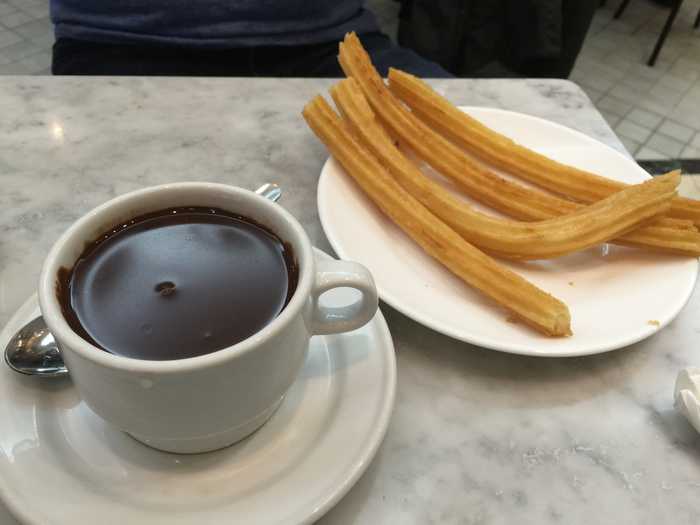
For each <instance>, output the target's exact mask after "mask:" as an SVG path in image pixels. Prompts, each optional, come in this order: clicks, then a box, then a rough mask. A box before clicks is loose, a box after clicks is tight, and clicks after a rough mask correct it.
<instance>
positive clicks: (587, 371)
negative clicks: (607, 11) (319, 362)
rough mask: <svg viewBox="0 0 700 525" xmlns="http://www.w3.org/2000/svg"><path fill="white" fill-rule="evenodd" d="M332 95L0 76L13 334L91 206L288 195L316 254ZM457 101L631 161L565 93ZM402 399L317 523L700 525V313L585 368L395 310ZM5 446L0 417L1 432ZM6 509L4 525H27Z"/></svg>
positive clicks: (448, 86)
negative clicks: (47, 263) (679, 398)
mask: <svg viewBox="0 0 700 525" xmlns="http://www.w3.org/2000/svg"><path fill="white" fill-rule="evenodd" d="M329 84H330V82H328V81H323V80H313V79H310V80H279V79H267V80H252V79H175V78H169V79H168V78H161V79H150V78H130V79H127V78H50V77H1V78H0V323H4V322H5V321H6V320H7V319H8V318H9V316H10V315H11V314H12V313H13V312H14V310H15V309H16V308H17V307H18V306H19V305H20V304H21V303H22V302H23V301H24V300H25V299H26V298H27V297H28V296H29V295H30V294H31V293H32V292H33V291H34V288H35V285H36V282H37V277H38V273H39V268H40V264H41V261H42V259H43V257H44V255H45V254H46V252H47V250H48V249H49V247H50V245H51V244H52V242H53V241H54V240H55V239H56V238H57V236H58V235H59V233H60V232H61V231H62V230H64V229H65V228H66V227H67V226H68V224H69V223H71V222H72V221H73V220H74V219H76V218H77V217H78V216H80V215H81V214H83V213H84V212H86V211H87V210H89V209H90V208H92V207H94V206H96V205H97V204H99V203H101V202H103V201H105V200H107V199H109V198H111V197H114V196H115V195H119V194H121V193H124V192H127V191H130V190H134V189H136V188H140V187H143V186H147V185H153V184H158V183H163V182H170V181H183V180H200V181H217V182H226V183H230V184H236V185H240V186H244V187H248V188H255V187H257V185H259V183H261V182H264V181H276V182H279V183H281V184H282V186H283V187H284V191H285V195H284V201H283V202H284V206H286V207H287V208H288V209H289V210H290V211H291V212H292V213H293V214H295V215H296V216H297V217H298V218H299V219H300V220H301V222H302V223H303V225H304V226H305V228H306V229H307V231H308V233H309V234H310V236H311V237H312V239H313V240H314V241H315V243H316V244H317V245H318V246H319V247H321V248H323V249H325V250H330V247H329V245H328V243H327V241H326V239H325V237H324V235H323V231H322V230H321V226H320V224H319V221H318V216H317V211H316V204H315V194H316V180H317V177H318V174H319V171H320V169H321V166H322V165H323V163H324V161H325V159H326V156H327V154H326V151H325V148H324V147H323V146H322V145H321V144H320V143H319V142H318V141H317V140H316V139H315V137H314V136H313V135H312V134H311V133H310V132H309V131H308V130H307V129H306V126H305V124H304V122H303V121H302V119H301V117H300V115H299V112H300V110H301V108H302V106H303V104H304V102H305V101H306V100H308V99H309V98H310V97H311V96H312V95H314V94H315V93H318V92H320V91H323V90H325V88H326V87H327V86H328V85H329ZM435 86H436V87H437V88H438V89H439V90H440V91H441V92H442V93H445V94H447V96H448V97H449V98H450V99H451V100H453V101H454V102H456V103H459V104H465V105H485V106H496V107H503V108H508V109H513V110H516V111H521V112H524V113H530V114H533V115H537V116H540V117H544V118H547V119H550V120H553V121H555V122H560V123H562V124H565V125H567V126H570V127H573V128H576V129H578V130H580V131H582V132H584V133H587V134H588V135H591V136H593V137H595V138H596V139H598V140H601V141H603V142H605V143H607V144H610V145H612V146H613V147H615V148H617V149H619V150H621V151H624V149H623V146H622V145H621V144H620V142H619V141H618V140H617V138H616V137H615V135H614V134H613V132H612V131H611V130H610V128H609V127H608V126H607V124H606V123H605V121H604V120H603V119H602V117H601V116H600V114H598V112H597V111H596V110H595V109H594V107H593V105H592V104H591V102H590V100H589V99H588V98H587V97H586V96H585V94H584V93H583V92H582V91H581V90H580V89H579V88H578V87H577V86H576V85H575V84H572V83H570V82H568V81H560V80H444V81H438V82H435ZM381 308H382V311H383V312H384V315H385V316H386V318H387V321H388V323H389V326H390V329H391V331H392V334H393V337H394V341H395V344H396V355H397V360H398V392H397V402H396V409H395V412H394V415H393V419H392V421H391V425H390V427H389V430H388V433H387V436H386V440H385V442H384V444H383V445H382V447H381V449H380V451H379V453H378V455H377V457H376V459H375V460H374V462H373V463H372V464H371V466H370V467H369V469H368V471H367V472H366V474H365V475H364V476H363V477H362V479H361V480H360V482H359V483H358V484H357V485H356V486H355V488H354V489H352V491H351V492H350V493H349V494H348V495H347V496H346V497H345V498H344V499H343V500H342V501H341V502H340V503H339V504H338V506H337V507H336V508H334V509H333V510H332V511H330V512H329V513H328V514H327V515H326V516H325V517H324V518H323V519H322V520H321V522H322V523H323V524H328V525H330V524H333V525H335V524H349V523H358V524H359V523H392V524H393V523H401V524H404V523H407V524H412V523H415V524H429V523H438V524H442V525H451V524H508V523H521V524H525V523H528V524H529V523H533V524H535V523H536V524H543V523H567V524H590V523H601V524H602V523H615V524H627V523H629V524H635V525H641V524H647V523H648V524H657V523H674V524H682V523H683V524H684V523H688V524H695V523H698V522H700V498H699V497H698V496H699V495H700V438H698V436H697V434H696V433H695V432H694V431H693V430H692V429H691V427H690V426H689V425H688V424H687V423H686V422H685V421H684V420H683V419H682V418H681V417H680V416H679V415H678V414H676V412H675V411H674V410H673V406H672V390H673V384H674V379H675V376H676V373H677V372H678V370H679V369H681V368H682V367H685V366H688V365H697V364H700V348H699V346H700V345H698V342H699V336H698V333H700V316H699V315H698V314H699V313H700V299H699V296H698V294H696V295H695V296H694V297H693V298H692V299H691V301H690V304H689V305H688V306H687V307H686V309H685V310H684V311H683V312H682V313H681V315H680V316H679V317H678V319H677V320H676V321H675V322H674V323H672V324H671V325H670V326H669V327H668V328H667V329H665V330H663V331H661V332H660V333H658V334H657V335H655V336H654V337H652V338H651V339H649V340H647V341H645V342H642V343H639V344H636V345H634V346H633V347H630V348H628V349H625V350H622V351H618V352H613V353H609V354H604V355H598V356H594V357H588V358H576V359H542V358H529V357H520V356H514V355H507V354H501V353H498V352H494V351H489V350H485V349H481V348H477V347H473V346H470V345H468V344H465V343H461V342H457V341H454V340H452V339H449V338H447V337H444V336H442V335H440V334H438V333H435V332H433V331H431V330H429V329H427V328H424V327H422V326H420V325H418V324H417V323H415V322H413V321H411V320H410V319H408V318H406V317H404V316H403V315H401V314H399V313H398V312H396V311H395V310H393V309H391V308H390V307H388V306H386V305H382V307H381ZM0 432H2V421H0ZM14 523H15V521H14V520H13V519H12V518H11V517H10V515H9V513H8V512H7V510H5V508H4V507H1V506H0V524H2V525H9V524H14Z"/></svg>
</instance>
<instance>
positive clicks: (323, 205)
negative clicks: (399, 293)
mask: <svg viewBox="0 0 700 525" xmlns="http://www.w3.org/2000/svg"><path fill="white" fill-rule="evenodd" d="M458 108H459V109H460V110H462V111H464V112H465V113H470V114H471V112H472V111H473V112H474V113H475V114H476V113H480V112H481V113H501V114H505V115H511V116H515V117H517V118H524V119H526V120H527V119H532V120H535V121H539V122H541V123H544V124H546V125H549V126H553V127H555V128H559V129H562V130H565V131H566V132H567V133H571V134H574V135H576V136H577V137H579V138H582V139H584V140H585V141H587V142H589V143H595V144H596V145H598V146H603V147H605V148H606V149H608V150H609V151H610V152H612V153H614V154H615V155H617V156H618V157H620V158H621V159H624V161H625V162H626V163H628V164H629V163H631V165H633V166H634V167H635V168H636V170H637V172H638V173H639V175H640V176H641V179H640V180H646V179H651V178H652V176H651V175H649V174H648V173H647V172H646V171H644V170H643V169H642V168H641V167H640V166H639V165H638V164H637V163H636V162H634V160H633V159H632V158H630V157H629V156H627V155H624V154H623V153H621V152H619V151H617V150H616V149H615V148H613V147H611V146H609V145H607V144H605V143H603V142H601V141H599V140H597V139H595V138H593V137H591V136H589V135H586V134H584V133H582V132H581V131H578V130H576V129H573V128H570V127H567V126H564V125H563V124H559V123H558V122H552V121H551V120H547V119H545V118H542V117H537V116H534V115H529V114H527V113H520V112H518V111H511V110H507V109H502V108H491V107H485V106H458ZM331 163H336V164H338V166H339V167H340V168H341V169H342V166H340V165H339V163H338V162H337V160H335V158H334V157H333V156H329V157H328V158H327V159H326V161H325V162H324V164H323V166H322V168H321V173H320V175H319V180H318V184H317V186H316V206H317V209H318V215H319V220H320V222H321V226H322V228H323V231H324V233H325V235H326V238H327V239H328V242H329V244H330V245H331V247H332V248H333V250H334V251H335V252H336V254H337V255H338V257H340V258H341V259H352V256H351V255H349V254H348V253H347V252H346V250H345V249H344V248H343V246H341V245H340V243H339V242H338V240H337V239H336V238H335V237H333V236H332V235H329V227H328V226H327V225H328V224H330V223H331V222H332V221H330V220H329V216H330V211H329V208H328V206H329V203H327V202H326V201H325V200H324V198H322V193H323V191H322V190H323V188H324V186H325V185H326V184H329V182H328V176H327V169H328V166H329V164H331ZM699 262H700V261H699V260H698V259H697V258H696V259H695V271H694V272H693V278H692V284H691V286H689V287H688V290H687V292H686V293H685V295H684V296H682V297H680V296H679V297H680V299H681V300H680V301H678V302H677V304H676V305H675V308H673V309H672V310H669V312H671V313H670V314H669V315H667V316H666V317H665V318H664V319H661V320H659V325H658V326H648V327H645V329H644V330H640V331H639V332H637V333H635V334H634V335H633V336H631V337H618V338H617V339H615V340H612V341H609V342H607V343H605V344H600V345H597V346H594V347H591V346H589V347H579V348H578V349H577V348H574V349H571V350H563V351H562V350H559V351H557V352H556V353H553V352H551V351H547V350H544V351H542V350H532V349H531V348H530V347H523V346H521V345H508V346H507V347H504V346H503V345H499V344H498V343H497V342H495V341H492V340H491V339H484V338H482V337H479V336H471V335H465V334H463V333H460V332H459V331H458V330H455V329H453V328H452V327H451V326H449V325H446V324H445V323H442V322H440V320H438V319H433V318H432V317H430V316H429V315H427V316H426V315H425V314H424V313H421V312H417V311H415V310H414V309H413V308H410V307H407V306H406V305H404V304H402V301H401V300H400V299H399V298H397V297H396V296H395V295H394V294H392V293H388V292H387V290H386V289H385V288H384V287H383V286H382V284H381V283H380V282H378V281H375V284H376V286H377V291H378V292H379V297H380V299H381V300H382V301H384V302H385V303H387V304H388V305H389V306H391V307H392V308H394V309H396V310H397V311H399V312H401V313H402V314H404V315H405V316H407V317H409V318H411V319H412V320H414V321H415V322H417V323H419V324H422V325H423V326H426V327H428V328H430V329H432V330H435V331H437V332H439V333H441V334H444V335H446V336H448V337H451V338H453V339H456V340H458V341H463V342H465V343H469V344H472V345H475V346H478V347H481V348H487V349H489V350H495V351H498V352H504V353H508V354H516V355H527V356H534V357H551V358H566V357H581V356H586V355H596V354H602V353H606V352H612V351H614V350H621V349H624V348H627V347H629V346H631V345H633V344H634V343H638V342H639V341H642V340H644V339H647V338H649V337H651V336H653V335H654V334H656V333H657V332H658V331H660V330H662V329H663V328H665V327H666V326H668V325H669V324H670V323H671V322H672V321H673V320H674V319H675V318H676V317H677V316H678V314H679V313H680V312H681V310H683V308H684V307H685V305H686V304H687V303H688V301H689V300H690V298H691V296H692V295H693V292H694V290H695V285H696V283H697V278H698V265H699Z"/></svg>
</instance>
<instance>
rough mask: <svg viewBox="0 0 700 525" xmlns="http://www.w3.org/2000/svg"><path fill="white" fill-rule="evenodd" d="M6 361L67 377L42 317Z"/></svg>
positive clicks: (266, 190)
mask: <svg viewBox="0 0 700 525" xmlns="http://www.w3.org/2000/svg"><path fill="white" fill-rule="evenodd" d="M255 193H257V194H258V195H262V196H263V197H265V198H266V199H270V200H271V201H272V202H277V201H278V200H279V198H280V197H281V196H282V189H281V188H280V187H279V186H278V185H277V184H275V183H272V182H269V183H267V184H263V185H262V186H260V187H259V188H258V189H257V190H255ZM5 362H6V363H7V365H8V366H9V367H10V368H11V369H12V370H14V371H15V372H19V373H20V374H25V375H30V376H42V377H59V376H64V375H66V374H68V369H67V368H66V365H65V363H64V362H63V357H62V356H61V349H60V347H59V346H58V343H57V342H56V340H55V339H54V337H53V335H52V334H51V332H49V329H48V327H47V326H46V323H45V322H44V318H43V317H41V316H39V317H37V318H36V319H34V320H32V321H30V322H28V323H27V324H25V325H24V326H23V327H22V328H20V329H19V331H18V332H17V333H16V334H15V335H14V337H12V339H10V341H9V342H8V343H7V346H6V347H5Z"/></svg>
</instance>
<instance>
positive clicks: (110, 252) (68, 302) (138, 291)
mask: <svg viewBox="0 0 700 525" xmlns="http://www.w3.org/2000/svg"><path fill="white" fill-rule="evenodd" d="M296 281H297V268H296V264H295V262H294V256H293V253H292V252H291V248H290V247H289V246H288V245H285V243H283V242H282V241H281V240H280V239H279V238H278V237H277V236H276V235H275V234H274V233H272V232H271V231H269V230H268V229H266V228H265V227H263V226H261V225H259V224H256V223H254V222H253V221H251V220H249V219H246V218H245V217H240V216H236V215H233V214H230V213H228V212H225V211H223V210H217V209H210V208H175V209H168V210H163V211H160V212H157V213H152V214H149V215H146V216H142V217H137V218H135V219H133V220H131V221H129V222H128V223H126V224H120V225H118V226H116V227H115V228H113V229H112V230H111V231H109V232H106V233H105V234H104V235H102V236H100V238H99V239H97V240H96V241H95V242H93V243H91V244H90V245H88V246H87V247H86V249H85V251H84V253H83V254H82V255H81V257H80V258H79V259H78V261H77V262H76V264H75V266H74V267H73V269H72V270H66V271H64V272H62V274H61V275H59V283H58V287H57V289H58V294H59V299H60V301H61V304H62V306H63V310H64V315H65V316H66V318H67V319H68V322H69V324H70V325H71V327H72V328H73V329H74V330H75V331H76V332H78V333H79V334H80V335H81V336H83V337H84V338H85V339H87V340H89V341H90V342H92V343H93V344H95V345H97V346H99V347H100V348H102V349H104V350H106V351H108V352H111V353H114V354H118V355H123V356H128V357H135V358H139V359H151V360H165V359H182V358H186V357H193V356H197V355H202V354H207V353H210V352H214V351H216V350H220V349H222V348H226V347H227V346H231V345H233V344H235V343H238V342H240V341H242V340H243V339H246V338H248V337H249V336H251V335H253V334H254V333H256V332H258V331H259V330H260V329H262V328H263V327H265V326H266V325H267V324H268V323H270V321H272V320H273V319H274V318H275V317H277V315H279V313H280V312H281V311H282V309H283V308H284V307H285V305H286V304H287V302H288V301H289V299H290V298H291V296H292V294H293V292H294V288H295V287H296Z"/></svg>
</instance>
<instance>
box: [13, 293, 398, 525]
mask: <svg viewBox="0 0 700 525" xmlns="http://www.w3.org/2000/svg"><path fill="white" fill-rule="evenodd" d="M38 314H39V310H38V306H37V301H36V297H32V298H31V299H29V301H27V302H26V303H25V304H24V306H22V307H21V308H20V309H19V311H18V312H17V313H16V314H15V315H14V316H13V318H12V319H11V320H10V322H9V323H8V325H7V326H6V327H5V329H4V330H3V331H2V334H0V348H2V349H4V348H5V345H6V343H7V341H8V340H9V338H10V337H11V336H12V335H13V334H14V333H15V331H16V330H17V329H18V328H19V327H20V326H21V325H23V324H24V323H26V322H27V321H29V320H31V319H33V318H34V317H35V316H37V315H38ZM395 388H396V362H395V357H394V347H393V344H392V341H391V336H390V334H389V330H388V329H387V326H386V322H385V321H384V317H383V316H382V314H381V312H378V313H377V315H376V317H375V318H374V320H373V321H372V322H371V323H369V324H368V325H367V326H365V327H363V328H362V329H360V330H356V331H354V332H350V333H348V334H344V335H336V336H325V337H314V338H312V342H311V348H310V349H309V356H308V358H307V361H306V364H305V365H304V368H303V370H302V372H301V374H300V376H299V378H298V380H297V381H296V383H294V385H293V386H292V388H291V389H290V391H289V393H288V394H287V397H286V398H285V400H284V402H283V403H282V405H281V407H280V408H279V410H278V411H277V412H276V413H275V414H274V416H273V417H272V418H271V419H270V420H269V422H268V423H267V424H265V426H263V427H262V428H261V429H260V430H259V431H258V432H256V433H255V434H253V435H252V436H251V437H249V438H247V439H245V440H244V441H242V442H240V443H238V444H236V445H233V446H232V447H229V448H227V449H224V450H220V451H217V452H211V453H208V454H199V455H175V454H168V453H164V452H159V451H156V450H154V449H151V448H148V447H146V446H144V445H142V444H140V443H138V442H137V441H135V440H133V439H132V438H130V437H128V436H127V435H126V434H124V433H122V432H119V431H117V430H115V429H113V428H111V427H110V426H108V425H107V424H106V423H105V422H104V421H102V420H101V419H100V418H99V417H97V416H96V415H95V414H94V413H92V412H91V411H90V409H88V408H87V407H86V406H85V404H84V403H82V402H81V401H80V399H79V397H78V394H77V392H76V391H75V389H74V388H73V386H72V384H71V382H70V379H67V380H64V379H59V380H50V379H41V378H36V377H25V376H20V375H19V374H16V373H14V372H12V371H10V369H9V368H8V367H7V366H5V363H4V362H3V363H1V365H0V425H1V428H2V430H1V431H0V496H1V497H2V499H3V500H4V502H5V503H6V504H7V505H8V506H9V508H10V510H11V512H13V513H14V514H15V515H16V516H17V517H18V519H20V521H24V522H28V523H35V524H42V525H46V524H71V525H74V524H77V523H99V524H101V525H106V524H112V523H114V524H119V525H122V524H130V525H134V524H149V525H152V524H168V525H177V524H185V523H187V524H194V523H256V524H263V523H270V524H272V523H275V524H285V525H286V524H296V523H309V522H313V521H315V520H317V519H319V518H320V517H321V516H322V515H323V514H324V513H325V512H326V511H328V510H329V509H330V508H331V507H332V506H333V505H334V504H335V503H336V502H337V501H338V500H339V499H340V498H341V497H343V496H344V495H345V494H346V493H347V492H348V490H349V489H350V488H351V487H352V486H353V484H354V483H355V482H356V481H357V480H358V478H359V477H360V475H361V474H362V473H363V472H364V470H365V469H366V468H367V466H368V465H369V463H370V461H371V460H372V458H373V457H374V454H375V453H376V451H377V448H378V447H379V444H380V443H381V441H382V439H383V437H384V434H385V432H386V429H387V425H388V423H389V418H390V415H391V411H392V408H393V404H394V393H395ZM234 401H235V400H234ZM232 402H233V401H232Z"/></svg>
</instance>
